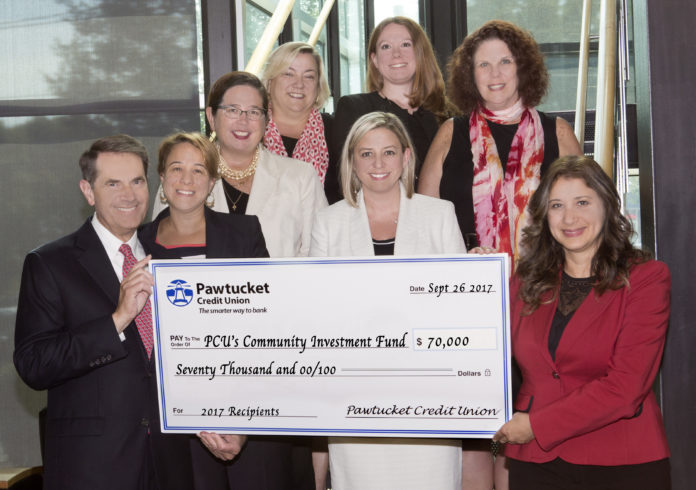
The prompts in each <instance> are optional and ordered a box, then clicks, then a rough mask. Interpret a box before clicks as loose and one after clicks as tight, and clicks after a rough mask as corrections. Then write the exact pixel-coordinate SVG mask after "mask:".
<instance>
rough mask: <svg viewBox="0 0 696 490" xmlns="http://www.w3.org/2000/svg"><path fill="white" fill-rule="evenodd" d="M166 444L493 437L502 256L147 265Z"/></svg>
mask: <svg viewBox="0 0 696 490" xmlns="http://www.w3.org/2000/svg"><path fill="white" fill-rule="evenodd" d="M151 271H152V274H153V276H154V278H155V289H154V295H153V306H154V324H155V349H156V356H157V357H156V362H157V381H158V387H159V401H160V417H161V424H162V425H161V426H162V430H163V432H198V431H201V430H206V431H216V432H227V433H246V434H296V435H313V434H314V435H316V434H323V435H362V436H396V437H400V436H403V437H407V436H408V437H489V436H492V435H493V434H494V433H495V431H496V430H497V429H498V428H499V427H500V426H501V425H502V424H503V423H504V422H506V421H507V420H509V418H510V416H511V395H510V337H509V322H508V273H507V271H508V262H507V256H504V255H483V256H481V255H455V256H444V257H443V256H438V257H433V256H414V257H389V258H350V259H330V258H329V259H282V260H278V259H254V260H252V259H237V260H214V259H208V260H181V261H164V260H153V261H152V263H151Z"/></svg>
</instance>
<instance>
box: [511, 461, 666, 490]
mask: <svg viewBox="0 0 696 490" xmlns="http://www.w3.org/2000/svg"><path fill="white" fill-rule="evenodd" d="M508 464H509V468H510V490H637V489H640V490H670V489H671V488H672V483H671V477H670V466H669V459H661V460H659V461H653V462H650V463H643V464H632V465H624V466H594V465H580V464H571V463H567V462H565V461H563V460H562V459H560V458H556V459H555V460H553V461H549V462H548V463H528V462H526V461H519V460H515V459H512V458H508Z"/></svg>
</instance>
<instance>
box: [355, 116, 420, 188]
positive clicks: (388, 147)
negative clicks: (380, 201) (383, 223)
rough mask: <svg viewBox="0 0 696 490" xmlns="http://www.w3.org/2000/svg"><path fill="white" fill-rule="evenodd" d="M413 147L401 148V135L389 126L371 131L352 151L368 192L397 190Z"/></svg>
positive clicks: (362, 181)
mask: <svg viewBox="0 0 696 490" xmlns="http://www.w3.org/2000/svg"><path fill="white" fill-rule="evenodd" d="M410 151H411V150H410V149H408V148H406V150H403V149H402V148H401V143H400V142H399V139H398V138H397V137H396V135H395V134H394V133H392V132H391V131H390V130H389V129H386V128H377V129H373V130H372V131H368V132H367V133H366V134H365V136H363V137H362V138H361V139H360V141H358V143H357V145H355V150H354V151H353V169H354V172H355V175H356V176H357V178H358V180H359V181H360V183H361V184H362V189H363V193H365V194H366V195H369V194H370V193H389V192H394V191H396V190H398V187H399V179H400V178H401V174H402V172H403V171H404V168H406V166H407V165H408V159H409V155H410Z"/></svg>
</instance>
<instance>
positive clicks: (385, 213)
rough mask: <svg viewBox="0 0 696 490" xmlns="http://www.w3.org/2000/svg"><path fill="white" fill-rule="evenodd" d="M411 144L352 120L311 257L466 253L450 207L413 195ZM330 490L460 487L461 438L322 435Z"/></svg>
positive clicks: (370, 121)
mask: <svg viewBox="0 0 696 490" xmlns="http://www.w3.org/2000/svg"><path fill="white" fill-rule="evenodd" d="M414 167H415V155H414V150H413V144H412V143H411V140H410V138H409V136H408V134H407V132H406V129H405V128H404V126H403V124H402V123H401V121H400V120H399V118H398V117H396V116H394V115H393V114H389V113H384V112H372V113H370V114H366V115H364V116H362V117H361V118H360V119H358V120H357V121H356V122H355V124H354V125H353V127H352V129H351V130H350V133H349V134H348V139H347V143H346V145H345V146H344V148H343V153H342V155H341V169H340V175H341V185H342V189H343V195H344V196H345V199H344V200H342V201H339V202H337V203H336V204H334V205H332V206H329V207H328V208H325V209H323V210H321V211H319V212H318V213H317V217H316V220H315V222H314V226H313V227H312V241H311V246H310V255H311V256H334V257H335V256H350V255H360V256H365V255H408V254H446V253H463V252H466V247H465V246H464V240H463V239H462V235H461V232H460V231H459V227H458V226H457V218H456V216H455V214H454V207H453V206H452V203H450V202H446V201H442V200H440V199H435V198H432V197H427V196H422V195H419V194H414V191H413V182H414ZM329 458H330V466H331V482H332V487H333V488H334V490H352V489H356V490H357V489H359V490H370V489H375V490H377V489H379V490H384V489H399V490H404V489H418V490H422V489H425V488H427V489H429V490H450V489H451V490H455V489H457V490H459V489H461V441H459V440H445V439H407V438H367V437H366V438H362V437H331V438H329Z"/></svg>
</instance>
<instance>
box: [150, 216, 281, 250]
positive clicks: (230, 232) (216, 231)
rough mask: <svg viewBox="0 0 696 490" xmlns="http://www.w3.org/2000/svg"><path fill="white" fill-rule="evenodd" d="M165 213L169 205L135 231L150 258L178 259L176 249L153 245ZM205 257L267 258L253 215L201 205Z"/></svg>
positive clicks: (261, 234)
mask: <svg viewBox="0 0 696 490" xmlns="http://www.w3.org/2000/svg"><path fill="white" fill-rule="evenodd" d="M167 216H169V207H166V208H164V209H163V210H162V212H160V214H158V215H157V217H156V218H155V220H154V221H152V222H150V223H148V224H146V225H143V226H142V227H141V228H140V230H139V231H138V238H139V239H140V243H142V244H143V247H144V248H145V253H147V254H151V255H152V258H153V259H180V258H181V256H180V255H179V252H178V251H177V249H175V248H174V249H167V248H164V247H162V246H161V245H159V244H157V243H156V241H155V239H156V238H157V228H159V224H160V222H161V221H162V220H163V219H164V218H166V217H167ZM205 243H206V257H208V258H210V259H235V258H244V257H268V250H266V241H265V239H264V237H263V233H262V232H261V224H260V223H259V219H258V218H257V217H256V216H252V215H243V214H228V213H219V212H217V211H213V210H212V209H209V208H207V207H206V208H205Z"/></svg>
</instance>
